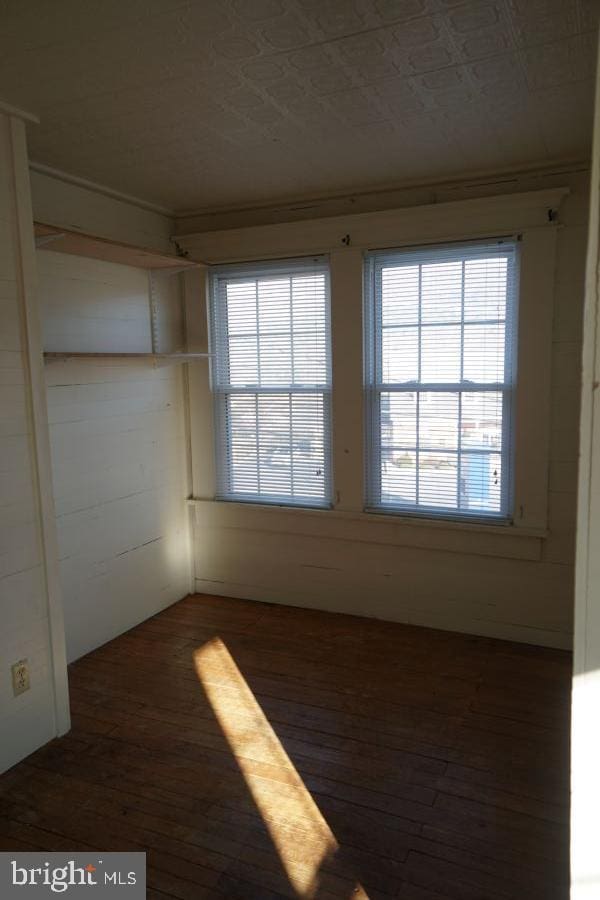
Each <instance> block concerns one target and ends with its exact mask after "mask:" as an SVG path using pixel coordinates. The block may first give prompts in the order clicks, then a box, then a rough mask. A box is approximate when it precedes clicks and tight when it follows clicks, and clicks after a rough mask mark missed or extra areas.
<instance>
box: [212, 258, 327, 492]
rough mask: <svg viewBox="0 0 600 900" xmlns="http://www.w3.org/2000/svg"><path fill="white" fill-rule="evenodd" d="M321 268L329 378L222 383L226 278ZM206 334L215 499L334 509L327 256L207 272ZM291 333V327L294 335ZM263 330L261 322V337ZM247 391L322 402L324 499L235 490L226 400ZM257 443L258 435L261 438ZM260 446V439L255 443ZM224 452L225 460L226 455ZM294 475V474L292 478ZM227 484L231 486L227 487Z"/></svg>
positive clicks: (236, 265) (222, 267) (260, 262)
mask: <svg viewBox="0 0 600 900" xmlns="http://www.w3.org/2000/svg"><path fill="white" fill-rule="evenodd" d="M315 270H318V271H320V272H322V274H323V275H324V280H325V376H326V381H325V382H323V383H318V384H310V385H308V384H297V385H294V384H293V383H290V384H289V385H286V386H280V385H273V386H269V385H266V386H262V385H254V386H251V387H248V386H237V387H236V386H232V385H231V384H227V385H224V384H222V383H221V380H220V378H219V374H218V373H219V368H220V366H219V358H220V354H221V352H224V353H226V354H228V353H229V342H228V341H227V337H226V335H227V326H226V312H225V304H221V303H219V302H218V301H219V296H218V290H219V282H220V281H222V280H223V279H225V278H226V279H233V278H236V277H237V276H238V275H239V277H240V279H243V278H249V279H257V280H258V279H259V278H261V277H270V276H273V277H276V276H277V274H278V273H279V274H280V275H281V276H286V275H288V276H290V277H292V276H293V275H297V274H302V272H310V271H315ZM208 310H209V317H208V325H209V328H208V332H209V349H210V357H211V362H210V370H209V371H210V378H209V383H210V390H211V394H212V401H213V422H214V428H213V447H214V460H215V476H216V478H215V500H217V501H219V502H221V501H222V502H226V503H244V504H250V505H257V506H275V507H291V508H294V509H331V508H332V506H333V452H332V438H333V416H332V392H333V390H332V347H331V345H332V339H331V277H330V266H329V257H328V255H327V254H318V255H311V256H302V257H296V258H291V259H274V260H257V261H251V262H247V263H232V264H223V265H216V266H211V267H210V269H209V271H208ZM292 333H293V331H292V330H291V331H290V334H292ZM222 335H225V337H221V336H222ZM258 335H259V330H258V323H257V340H258ZM243 394H246V395H249V396H255V397H256V398H257V403H258V398H259V397H260V396H264V395H277V394H280V395H286V396H288V395H289V397H290V403H291V400H292V398H293V396H294V395H302V394H315V395H319V396H321V397H322V402H323V443H324V453H323V463H324V473H323V477H324V489H323V500H322V501H319V500H318V499H316V498H315V499H314V500H313V499H312V498H309V497H299V498H295V497H293V496H290V495H278V496H277V495H276V496H269V495H268V494H263V493H260V491H259V492H257V493H255V494H251V493H246V492H235V491H233V490H231V485H230V484H229V476H230V459H231V441H232V433H231V428H230V426H229V423H228V422H227V415H226V413H225V412H224V404H226V403H227V397H228V396H231V395H243ZM257 441H258V438H257ZM257 447H258V443H257ZM223 450H225V458H223V452H222V451H223ZM292 477H293V476H292ZM225 484H227V485H228V486H227V488H224V487H223V485H225Z"/></svg>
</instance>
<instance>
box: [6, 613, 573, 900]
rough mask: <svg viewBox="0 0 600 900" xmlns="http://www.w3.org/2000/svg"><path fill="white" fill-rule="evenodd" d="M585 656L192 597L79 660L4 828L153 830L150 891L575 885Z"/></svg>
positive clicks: (453, 893)
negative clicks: (572, 718) (60, 723)
mask: <svg viewBox="0 0 600 900" xmlns="http://www.w3.org/2000/svg"><path fill="white" fill-rule="evenodd" d="M570 666H571V659H570V655H569V654H567V653H563V652H561V651H555V650H546V649H542V648H536V647H530V646H524V645H519V644H511V643H508V642H503V641H494V640H490V639H486V638H477V637H469V636H467V635H460V634H451V633H448V632H441V631H432V630H429V629H424V628H416V627H411V626H405V625H397V624H389V623H385V622H377V621H374V620H370V619H359V618H354V617H350V616H341V615H333V614H328V613H320V612H315V611H311V610H302V609H296V608H291V607H284V606H270V605H266V604H258V603H251V602H247V601H241V600H230V599H225V598H219V597H208V596H199V595H197V596H194V597H187V598H186V599H185V600H182V601H181V602H180V603H177V604H176V605H175V606H172V607H170V608H169V609H167V610H165V611H164V612H162V613H160V614H159V615H157V616H155V617H154V618H152V619H150V620H148V621H147V622H144V623H143V624H142V625H139V626H138V627H137V628H134V629H133V630H132V631H130V632H128V633H127V634H124V635H122V636H121V637H119V638H117V639H116V640H114V641H111V642H110V643H109V644H106V645H105V646H104V647H101V648H100V649H98V650H96V651H94V652H93V653H91V654H89V655H88V656H85V657H83V658H82V659H80V660H78V662H76V663H74V664H73V665H72V666H71V667H70V685H71V698H72V711H73V729H72V731H71V732H70V733H69V734H68V735H66V736H65V737H63V738H60V739H57V740H55V741H53V742H52V743H51V744H49V745H48V746H47V747H44V748H43V749H41V750H39V751H38V752H37V753H35V754H34V755H33V756H31V757H29V758H28V759H27V760H25V761H24V762H23V763H21V764H19V765H18V766H16V767H15V768H14V769H12V770H11V771H10V772H8V773H6V774H5V775H4V776H2V777H1V778H0V847H1V848H2V849H23V850H30V849H38V850H39V849H45V850H62V849H70V850H75V849H82V850H83V849H88V848H94V849H101V850H125V849H144V850H146V851H147V854H148V855H147V863H148V897H150V898H154V900H165V898H166V897H176V898H181V900H199V898H205V897H206V898H216V897H220V898H223V897H225V898H240V900H254V898H256V900H272V898H278V897H282V896H284V897H315V898H318V900H326V898H344V900H350V898H357V897H358V898H366V897H368V898H370V900H376V898H390V897H399V898H402V900H506V898H514V900H525V898H527V900H554V898H567V897H568V887H567V882H568V771H569V766H568V725H569V722H568V717H569V701H570V697H569V691H570Z"/></svg>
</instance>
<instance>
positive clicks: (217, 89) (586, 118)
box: [0, 0, 600, 209]
mask: <svg viewBox="0 0 600 900" xmlns="http://www.w3.org/2000/svg"><path fill="white" fill-rule="evenodd" d="M599 7H600V0H127V2H126V3H123V2H122V0H103V2H102V3H101V4H84V3H81V0H56V2H55V3H53V4H48V3H47V2H45V0H28V2H27V3H22V0H5V2H4V4H3V6H2V7H1V9H2V12H1V13H0V80H1V81H2V83H3V85H4V89H3V90H4V92H5V93H4V98H5V99H6V100H8V101H9V102H12V103H16V104H19V105H22V106H24V107H25V108H29V109H31V110H32V111H35V112H38V113H39V114H40V115H41V117H42V123H41V125H40V126H39V127H37V128H32V129H31V131H30V146H31V152H32V156H33V158H34V159H37V160H39V161H40V162H44V163H46V164H48V165H53V166H56V167H57V168H62V169H65V170H67V171H71V172H73V173H74V174H77V175H81V176H83V177H87V178H90V179H93V180H97V181H99V182H103V183H106V184H108V185H109V186H112V187H115V188H117V189H120V190H123V191H126V192H128V193H131V194H138V195H139V196H142V197H144V198H147V199H149V200H155V201H157V202H162V203H165V204H167V205H169V206H171V207H174V208H178V209H183V208H190V207H216V206H221V205H232V204H234V205H235V204H247V203H252V202H261V203H263V202H267V201H274V200H277V199H279V198H284V197H290V196H294V195H310V194H311V193H315V192H328V193H330V192H337V191H345V190H350V191H351V190H356V189H367V188H372V187H376V186H381V185H384V184H387V183H400V182H403V181H407V180H410V179H415V178H421V177H440V178H442V177H446V176H450V175H455V174H456V175H458V174H464V173H465V172H467V171H468V170H473V169H477V170H486V169H488V170H491V169H493V168H499V167H505V166H510V165H527V164H542V163H544V162H549V161H555V160H557V159H561V158H566V157H567V156H569V157H571V158H574V157H577V158H583V157H586V156H587V155H588V152H589V151H588V146H589V140H590V130H591V109H592V100H591V97H592V85H593V80H594V65H595V48H596V29H597V27H598V14H599Z"/></svg>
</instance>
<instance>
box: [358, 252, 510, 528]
mask: <svg viewBox="0 0 600 900" xmlns="http://www.w3.org/2000/svg"><path fill="white" fill-rule="evenodd" d="M517 266H518V255H517V244H516V243H515V242H514V241H512V240H497V241H494V242H486V243H478V244H473V243H472V244H463V245H458V244H456V245H446V246H437V247H436V246H431V247H424V248H421V249H407V250H397V251H380V252H371V253H369V254H367V257H366V271H365V277H366V300H367V308H366V325H367V327H366V387H367V447H366V458H367V484H366V488H367V506H368V507H370V508H375V509H380V510H389V511H395V512H399V513H402V512H405V513H414V514H421V515H426V516H442V517H443V516H446V517H449V518H456V517H472V518H478V519H482V518H483V519H488V518H489V519H497V520H506V519H508V518H509V516H510V512H511V464H512V435H511V432H512V406H513V403H512V401H513V394H514V388H515V382H514V378H515V349H516V295H517Z"/></svg>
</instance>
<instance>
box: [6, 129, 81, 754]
mask: <svg viewBox="0 0 600 900" xmlns="http://www.w3.org/2000/svg"><path fill="white" fill-rule="evenodd" d="M34 291H35V261H34V249H33V230H32V220H31V201H30V195H29V181H28V171H27V156H26V147H25V136H24V125H23V123H22V122H21V121H20V120H19V119H16V118H12V117H9V116H7V115H4V114H3V113H2V112H0V309H1V314H0V412H1V415H0V421H1V426H0V547H1V550H0V731H1V740H0V771H3V770H4V769H6V768H8V767H9V766H11V765H13V764H14V763H16V762H17V761H18V760H19V759H21V758H22V757H24V756H26V755H27V754H29V753H31V752H33V751H34V750H35V749H36V748H37V747H39V746H40V745H41V744H44V743H45V742H46V741H48V740H50V739H51V738H52V737H54V736H55V735H56V734H57V733H59V732H61V731H64V730H66V728H67V727H68V706H67V703H66V669H65V666H64V645H63V634H62V622H61V617H60V602H59V597H58V596H57V591H58V584H57V582H56V581H55V580H54V575H55V573H54V562H53V557H54V554H53V543H54V539H55V535H54V534H53V529H54V523H53V513H52V501H51V493H50V491H49V487H50V485H49V478H48V474H49V473H48V464H49V456H48V453H47V432H46V425H45V412H44V396H43V373H42V365H43V364H42V360H41V355H40V347H39V341H38V334H39V329H38V325H39V323H38V322H37V320H36V307H35V294H34ZM51 595H52V596H51ZM57 601H58V602H57ZM53 603H54V606H53V605H52V604H53ZM53 645H54V651H55V652H54V654H53V653H52V648H53ZM23 657H25V658H27V659H28V661H29V667H30V673H31V689H30V690H29V691H27V692H26V693H24V694H21V695H20V696H18V697H14V696H13V690H12V684H11V671H10V667H11V665H12V664H13V663H14V662H16V661H17V660H19V659H21V658H23ZM59 694H60V696H59Z"/></svg>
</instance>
